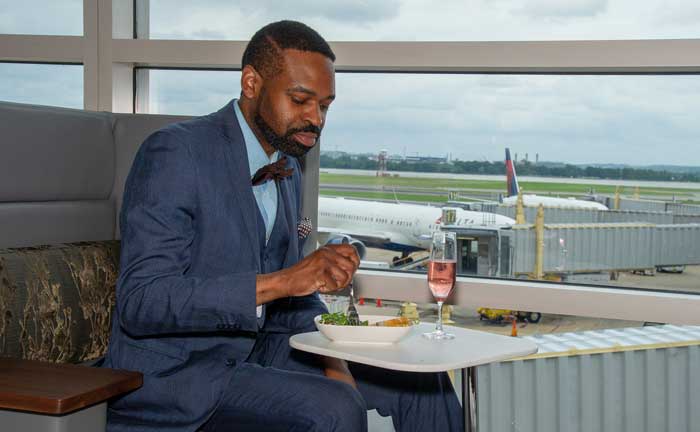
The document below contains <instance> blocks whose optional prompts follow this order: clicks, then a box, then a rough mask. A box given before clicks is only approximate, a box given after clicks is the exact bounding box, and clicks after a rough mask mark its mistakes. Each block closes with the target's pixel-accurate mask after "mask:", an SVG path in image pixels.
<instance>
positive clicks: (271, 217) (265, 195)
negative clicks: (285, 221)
mask: <svg viewBox="0 0 700 432" xmlns="http://www.w3.org/2000/svg"><path fill="white" fill-rule="evenodd" d="M233 109H234V111H236V118H238V124H239V125H240V127H241V132H242V133H243V141H244V142H245V149H246V152H247V153H248V165H249V167H250V178H251V179H252V178H253V175H255V173H256V172H257V171H258V170H259V169H260V168H262V167H264V166H265V165H267V164H270V163H273V162H277V159H278V158H279V152H277V151H276V152H274V153H272V155H270V157H267V153H265V150H263V148H262V145H260V141H258V138H257V137H256V136H255V134H254V133H253V130H252V129H251V128H250V126H248V123H247V122H246V120H245V117H243V113H242V112H241V109H240V108H239V107H238V100H235V101H234V104H233ZM253 195H254V196H255V202H256V203H257V204H258V210H260V214H261V215H262V218H263V221H265V244H267V242H268V241H269V240H270V234H272V227H274V226H275V219H277V183H276V182H274V181H266V182H265V183H263V184H260V185H257V186H253ZM255 314H256V315H257V316H258V324H259V325H260V326H262V321H261V318H262V316H263V305H260V306H257V307H256V308H255Z"/></svg>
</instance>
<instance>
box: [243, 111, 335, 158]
mask: <svg viewBox="0 0 700 432" xmlns="http://www.w3.org/2000/svg"><path fill="white" fill-rule="evenodd" d="M254 121H255V125H256V126H257V127H258V129H259V130H260V133H262V135H263V137H264V138H265V140H266V141H267V142H268V143H269V144H270V145H271V146H272V148H274V149H275V150H279V151H281V152H282V153H286V154H288V155H289V156H294V157H296V158H298V157H302V156H304V155H305V154H306V153H307V152H308V151H309V150H311V148H312V147H306V146H305V145H303V144H300V143H298V142H296V141H295V140H294V138H293V135H294V134H295V133H299V132H311V133H315V134H316V142H318V140H319V138H320V137H321V128H319V127H318V126H314V125H308V126H306V127H303V128H295V129H287V132H285V133H284V135H282V136H280V135H277V134H276V133H275V131H274V130H272V128H271V127H270V125H269V124H267V122H266V121H265V120H264V119H263V118H262V117H261V116H260V113H255V118H254Z"/></svg>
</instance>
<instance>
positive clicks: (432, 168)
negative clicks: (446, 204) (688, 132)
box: [321, 154, 700, 182]
mask: <svg viewBox="0 0 700 432" xmlns="http://www.w3.org/2000/svg"><path fill="white" fill-rule="evenodd" d="M321 168H342V169H361V170H376V169H377V161H376V160H372V159H370V158H369V157H367V156H358V155H349V154H348V155H342V156H335V157H331V156H329V155H324V154H321ZM387 169H388V170H389V171H412V172H435V173H451V174H495V175H503V174H504V173H505V168H504V163H503V162H500V161H499V162H488V161H460V160H456V161H452V162H450V163H440V162H413V161H412V162H407V161H388V162H387ZM517 173H518V175H521V176H539V177H569V178H596V179H609V180H649V181H683V182H700V174H695V173H679V172H670V171H665V170H652V169H648V168H631V167H621V168H603V167H594V166H578V165H570V164H561V165H554V164H542V163H540V164H534V163H532V162H529V161H521V162H519V163H518V165H517Z"/></svg>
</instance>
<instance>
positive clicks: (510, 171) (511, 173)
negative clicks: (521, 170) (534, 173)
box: [506, 148, 520, 197]
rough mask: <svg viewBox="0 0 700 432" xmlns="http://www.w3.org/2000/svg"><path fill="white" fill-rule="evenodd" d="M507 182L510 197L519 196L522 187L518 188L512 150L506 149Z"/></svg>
mask: <svg viewBox="0 0 700 432" xmlns="http://www.w3.org/2000/svg"><path fill="white" fill-rule="evenodd" d="M506 182H507V189H508V196H509V197H510V196H515V195H518V191H519V190H520V187H519V186H518V177H517V176H516V175H515V164H514V163H513V161H512V160H511V158H510V149H508V148H506Z"/></svg>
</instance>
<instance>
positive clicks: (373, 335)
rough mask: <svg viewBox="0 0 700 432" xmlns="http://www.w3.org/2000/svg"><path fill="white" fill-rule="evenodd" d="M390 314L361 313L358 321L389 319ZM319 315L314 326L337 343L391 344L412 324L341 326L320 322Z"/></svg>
mask: <svg viewBox="0 0 700 432" xmlns="http://www.w3.org/2000/svg"><path fill="white" fill-rule="evenodd" d="M391 318H392V317H390V316H382V315H362V316H360V321H369V323H370V324H373V323H376V322H379V321H384V320H387V319H391ZM320 321H321V315H317V316H316V318H314V323H315V324H316V328H317V329H318V331H320V332H321V334H322V335H324V336H325V337H327V338H328V339H330V340H332V341H333V342H338V343H370V344H392V343H396V342H398V341H399V340H400V339H401V338H403V337H405V336H406V335H408V334H409V333H410V332H411V331H412V330H413V327H414V326H412V325H410V326H405V327H373V326H371V325H369V326H343V325H333V324H321V322H320Z"/></svg>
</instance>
